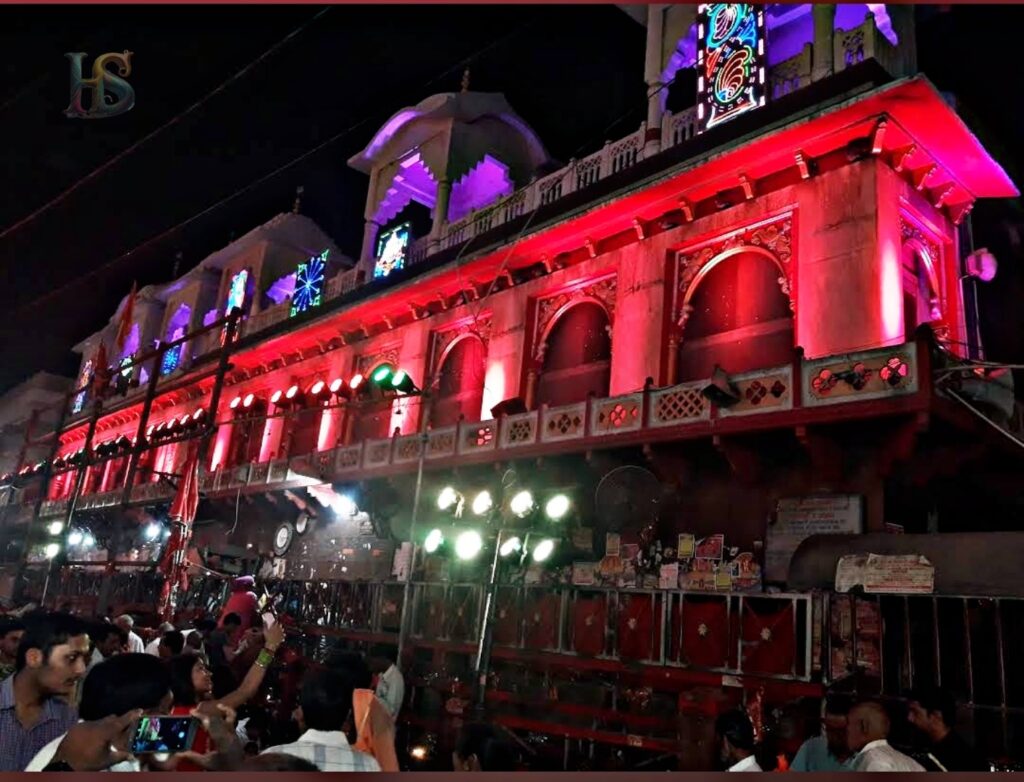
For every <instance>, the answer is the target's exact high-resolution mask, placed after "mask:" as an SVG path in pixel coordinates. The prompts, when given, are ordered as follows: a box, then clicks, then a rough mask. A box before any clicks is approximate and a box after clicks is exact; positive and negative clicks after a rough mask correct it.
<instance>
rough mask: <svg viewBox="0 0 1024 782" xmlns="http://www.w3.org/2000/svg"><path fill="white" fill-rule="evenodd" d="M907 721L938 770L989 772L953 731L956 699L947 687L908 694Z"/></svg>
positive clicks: (972, 749) (980, 759) (919, 690)
mask: <svg viewBox="0 0 1024 782" xmlns="http://www.w3.org/2000/svg"><path fill="white" fill-rule="evenodd" d="M907 720H908V721H909V722H910V724H911V725H913V726H914V728H916V729H917V731H918V733H919V734H920V735H921V736H922V737H923V738H924V740H925V743H926V744H927V746H928V753H929V758H928V760H930V761H932V764H934V765H935V766H936V770H938V771H991V770H992V769H991V767H990V766H989V764H988V763H986V762H985V759H984V758H983V757H982V756H981V755H979V754H978V753H977V752H976V751H975V750H974V748H973V747H972V746H971V745H970V744H968V743H967V742H966V741H964V740H963V739H962V738H960V736H958V735H957V733H956V731H954V730H953V726H954V725H955V724H956V699H955V698H954V697H953V693H951V692H950V691H949V690H944V689H941V688H939V687H928V688H922V689H918V690H914V691H913V692H911V693H910V698H909V708H908V710H907Z"/></svg>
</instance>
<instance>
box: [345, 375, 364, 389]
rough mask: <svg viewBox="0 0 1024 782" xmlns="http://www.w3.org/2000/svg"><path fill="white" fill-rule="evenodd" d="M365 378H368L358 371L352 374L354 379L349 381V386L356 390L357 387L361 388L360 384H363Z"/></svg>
mask: <svg viewBox="0 0 1024 782" xmlns="http://www.w3.org/2000/svg"><path fill="white" fill-rule="evenodd" d="M365 379H366V378H364V377H363V376H362V375H361V374H359V373H358V372H357V373H356V374H354V375H352V379H351V380H349V381H348V387H349V388H351V389H352V390H353V391H355V390H356V389H357V388H359V386H361V385H362V384H363V380H365Z"/></svg>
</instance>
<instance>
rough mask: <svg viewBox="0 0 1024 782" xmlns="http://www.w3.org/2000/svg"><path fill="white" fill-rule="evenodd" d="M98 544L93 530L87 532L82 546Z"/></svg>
mask: <svg viewBox="0 0 1024 782" xmlns="http://www.w3.org/2000/svg"><path fill="white" fill-rule="evenodd" d="M95 545H96V538H94V537H93V536H92V533H91V532H86V533H85V535H84V536H83V537H82V546H84V547H85V548H92V547H93V546H95Z"/></svg>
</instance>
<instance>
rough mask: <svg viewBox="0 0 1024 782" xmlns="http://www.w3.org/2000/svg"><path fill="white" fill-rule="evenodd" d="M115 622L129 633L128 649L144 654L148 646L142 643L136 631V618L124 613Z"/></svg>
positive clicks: (134, 652) (133, 652)
mask: <svg viewBox="0 0 1024 782" xmlns="http://www.w3.org/2000/svg"><path fill="white" fill-rule="evenodd" d="M114 624H116V625H117V626H118V627H120V628H121V629H122V630H124V631H125V632H126V633H128V651H129V652H131V653H132V654H142V653H143V652H144V651H145V650H146V647H145V646H144V645H143V643H142V639H141V638H140V637H139V634H138V633H136V632H135V631H134V629H133V628H134V627H135V620H134V619H132V618H131V616H129V615H128V614H122V615H121V616H119V617H117V619H115V620H114Z"/></svg>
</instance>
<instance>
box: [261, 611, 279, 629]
mask: <svg viewBox="0 0 1024 782" xmlns="http://www.w3.org/2000/svg"><path fill="white" fill-rule="evenodd" d="M275 622H277V617H275V616H274V615H273V614H272V613H270V612H269V611H268V612H267V613H265V614H264V615H263V624H264V625H265V626H266V627H273V626H274V623H275Z"/></svg>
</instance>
